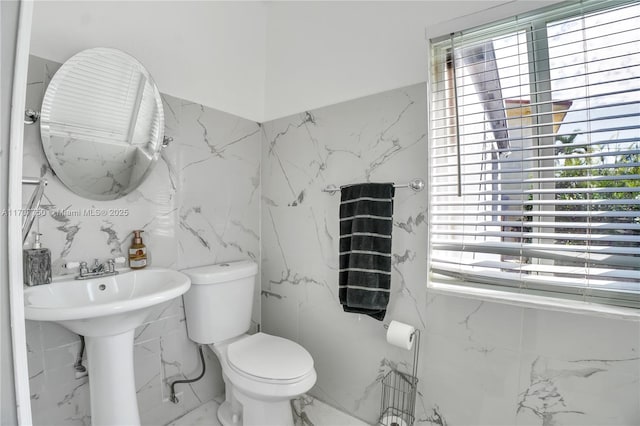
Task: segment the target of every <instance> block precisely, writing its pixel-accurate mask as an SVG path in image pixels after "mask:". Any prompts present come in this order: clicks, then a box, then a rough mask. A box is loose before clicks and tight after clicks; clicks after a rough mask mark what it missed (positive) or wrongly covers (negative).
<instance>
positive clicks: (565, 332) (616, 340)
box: [522, 309, 640, 359]
mask: <svg viewBox="0 0 640 426" xmlns="http://www.w3.org/2000/svg"><path fill="white" fill-rule="evenodd" d="M639 327H640V326H639V323H638V322H637V321H626V320H617V319H609V318H603V317H597V316H590V315H583V314H575V313H565V312H557V311H547V310H543V309H525V311H524V321H523V333H522V350H523V351H525V352H528V353H534V354H540V355H545V356H549V357H552V358H560V359H578V358H580V359H625V358H638V357H640V341H639V340H638V337H639V335H638V328H639Z"/></svg>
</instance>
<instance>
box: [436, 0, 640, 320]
mask: <svg viewBox="0 0 640 426" xmlns="http://www.w3.org/2000/svg"><path fill="white" fill-rule="evenodd" d="M633 3H635V2H634V1H632V0H616V1H603V0H591V1H581V2H577V3H572V4H570V5H560V6H558V5H553V6H550V7H546V8H542V9H538V10H535V11H533V12H530V13H527V14H523V15H518V16H516V17H512V18H509V19H505V20H502V21H497V22H495V23H490V24H486V25H482V26H479V27H476V28H470V29H467V30H463V31H459V32H456V33H457V34H460V35H463V36H465V44H466V43H469V44H472V43H473V42H479V41H483V40H487V39H488V38H490V37H499V36H500V35H505V34H510V33H515V32H517V31H526V37H527V50H528V52H527V54H528V55H529V61H528V62H529V64H530V65H533V66H534V67H535V68H536V69H534V70H531V69H530V70H529V76H530V79H531V83H530V84H533V87H534V88H535V89H532V93H530V95H531V104H532V105H536V107H538V106H542V107H548V109H549V111H547V113H548V114H541V113H544V112H545V111H540V110H537V111H535V119H536V120H540V119H541V118H543V119H544V118H545V117H546V119H547V123H548V126H549V127H552V126H553V124H552V121H553V119H552V118H551V117H552V114H551V111H550V109H551V107H552V104H551V103H552V99H551V98H552V88H551V78H550V71H549V69H550V67H549V46H548V32H547V25H548V24H549V23H552V22H554V21H559V20H562V19H567V18H571V17H577V16H580V15H586V14H589V13H592V12H597V11H601V10H606V9H613V8H616V7H620V6H624V5H628V4H633ZM453 36H454V34H453V33H452V34H449V35H442V36H439V37H434V38H432V39H431V40H430V49H429V53H428V55H427V56H428V59H427V65H428V74H429V76H428V79H427V96H428V105H429V107H428V114H427V121H428V134H429V135H430V136H431V137H433V136H434V125H433V121H434V114H433V111H432V109H433V108H434V107H435V106H436V100H435V99H434V97H433V93H432V89H435V88H436V83H437V84H442V85H444V82H443V81H437V80H436V78H435V74H434V70H435V67H436V65H437V64H436V63H434V61H437V60H438V58H435V55H434V48H433V46H434V45H436V44H441V43H442V42H443V41H444V40H446V39H450V38H451V37H453ZM533 55H535V56H536V57H535V58H533ZM544 64H546V66H544ZM541 65H542V66H541ZM440 66H443V64H440ZM545 70H546V71H545ZM541 94H542V95H541ZM534 96H535V98H534ZM547 98H548V99H547ZM440 102H443V101H442V100H440ZM535 124H536V125H538V124H540V125H543V126H544V125H545V123H544V122H542V123H535ZM546 133H547V134H552V133H553V132H546ZM431 137H430V139H429V145H428V150H427V161H428V163H427V164H428V167H429V168H431V165H432V161H433V159H432V151H433V147H434V145H433V142H432V138H431ZM547 138H553V136H547ZM541 139H542V138H539V137H538V138H536V140H537V142H536V143H538V144H539V143H540V142H541ZM546 146H547V147H548V146H549V145H546ZM549 161H554V160H549ZM552 184H553V185H554V186H555V182H554V183H552ZM431 185H432V175H431V171H429V173H428V178H427V185H426V190H427V197H428V211H429V215H428V218H429V230H428V246H429V247H428V250H427V287H428V288H429V289H430V290H432V291H435V292H436V293H444V294H455V295H458V296H463V297H472V298H475V299H487V300H494V301H495V300H497V301H503V302H506V303H513V304H518V305H523V306H536V307H539V306H546V307H548V308H550V309H558V310H570V311H576V312H591V313H598V314H602V315H605V316H614V317H620V318H626V319H636V320H640V291H638V292H637V293H635V294H633V295H632V296H631V297H630V300H629V304H630V307H629V306H619V305H617V304H607V302H606V297H602V298H601V300H600V301H594V300H591V299H588V300H585V296H584V294H583V293H584V291H582V292H580V291H578V292H574V291H571V289H569V291H566V290H567V288H565V287H563V286H561V285H557V286H553V287H552V289H551V291H548V290H545V289H544V288H522V287H511V288H509V286H498V285H491V284H487V283H483V282H482V281H475V280H474V281H464V280H462V279H457V278H454V277H450V276H444V275H439V274H436V273H434V272H432V271H431V265H432V244H431V241H432V223H433V217H434V216H433V206H432V202H433V197H432V186H431ZM550 196H551V197H553V196H554V195H553V194H551V195H550ZM543 287H544V286H543ZM581 289H582V290H584V288H581ZM591 291H594V290H591ZM598 291H600V292H602V293H605V292H604V291H602V290H597V289H596V290H595V292H598Z"/></svg>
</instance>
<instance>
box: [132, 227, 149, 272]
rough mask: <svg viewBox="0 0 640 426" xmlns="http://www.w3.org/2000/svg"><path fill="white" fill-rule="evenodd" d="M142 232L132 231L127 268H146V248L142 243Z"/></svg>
mask: <svg viewBox="0 0 640 426" xmlns="http://www.w3.org/2000/svg"><path fill="white" fill-rule="evenodd" d="M142 232H144V231H142V230H136V231H133V241H132V242H131V247H129V267H130V268H131V269H142V268H144V267H145V266H147V247H146V246H145V245H144V243H143V242H142V237H141V236H140V234H141V233H142Z"/></svg>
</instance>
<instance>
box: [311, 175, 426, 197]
mask: <svg viewBox="0 0 640 426" xmlns="http://www.w3.org/2000/svg"><path fill="white" fill-rule="evenodd" d="M343 186H348V185H343ZM393 187H394V188H411V189H412V190H413V192H420V191H422V190H423V189H424V180H422V179H420V178H416V179H413V180H412V181H411V182H408V183H394V184H393ZM340 188H342V186H341V187H340ZM340 188H338V187H337V186H335V185H329V186H327V187H325V188H322V192H328V193H329V194H331V195H333V194H335V193H336V192H338V191H339V190H340Z"/></svg>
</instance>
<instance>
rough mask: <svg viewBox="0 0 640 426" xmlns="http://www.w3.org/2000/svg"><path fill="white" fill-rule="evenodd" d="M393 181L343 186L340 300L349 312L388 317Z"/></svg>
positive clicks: (341, 202)
mask: <svg viewBox="0 0 640 426" xmlns="http://www.w3.org/2000/svg"><path fill="white" fill-rule="evenodd" d="M394 192H395V188H394V187H393V183H363V184H357V185H350V186H345V187H342V189H341V194H342V198H341V200H340V279H339V285H340V291H339V293H340V303H341V304H342V307H343V309H344V310H345V312H354V313H360V314H367V315H369V316H371V317H373V318H375V319H377V320H379V321H382V320H383V319H384V316H385V314H386V312H387V304H388V303H389V293H390V291H391V231H392V229H393V195H394Z"/></svg>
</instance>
